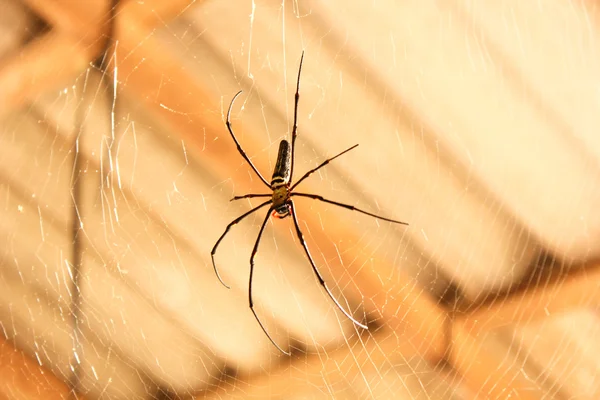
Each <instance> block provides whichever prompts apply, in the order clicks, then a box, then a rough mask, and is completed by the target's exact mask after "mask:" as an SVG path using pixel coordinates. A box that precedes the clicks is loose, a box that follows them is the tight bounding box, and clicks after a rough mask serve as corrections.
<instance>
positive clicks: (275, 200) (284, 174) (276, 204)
mask: <svg viewBox="0 0 600 400" xmlns="http://www.w3.org/2000/svg"><path fill="white" fill-rule="evenodd" d="M303 60H304V52H302V57H301V58H300V67H299V68H298V81H297V83H296V94H295V97H294V99H295V102H294V126H293V128H292V141H291V144H290V142H288V141H287V140H285V139H284V140H282V141H281V142H280V143H279V152H278V155H277V162H276V163H275V168H274V170H273V177H272V179H271V183H270V184H269V183H268V182H267V180H266V179H265V178H264V177H263V176H262V175H261V173H260V172H258V169H256V167H255V166H254V164H253V163H252V161H250V158H248V155H247V154H246V153H245V152H244V150H243V149H242V147H241V146H240V144H239V142H238V141H237V138H236V137H235V134H234V133H233V129H232V128H231V122H230V119H229V117H230V115H231V108H232V107H233V103H234V101H235V99H236V98H237V97H238V96H239V95H240V93H242V92H241V91H240V92H238V93H237V94H236V95H235V96H234V97H233V99H232V100H231V104H230V105H229V110H228V111H227V121H226V123H225V124H226V126H227V129H228V130H229V133H230V134H231V137H232V139H233V141H234V142H235V144H236V146H237V149H238V151H239V153H240V155H241V156H242V157H243V158H244V159H245V160H246V161H247V162H248V164H249V165H250V167H251V168H252V169H253V170H254V172H255V173H256V175H257V176H258V177H259V178H260V180H261V181H262V182H263V183H264V184H265V186H267V187H268V188H269V189H270V190H271V193H250V194H245V195H242V196H235V197H234V198H232V199H231V200H232V201H233V200H240V199H250V198H255V197H263V198H269V200H266V201H264V202H263V203H261V204H259V205H258V206H256V207H254V208H252V209H251V210H249V211H247V212H245V213H244V214H242V215H240V216H239V217H238V218H236V219H234V220H233V221H231V222H230V223H229V225H227V227H226V228H225V232H223V234H222V235H221V236H220V237H219V239H218V240H217V242H216V243H215V245H214V246H213V248H212V251H211V253H210V255H211V258H212V262H213V268H214V270H215V274H216V275H217V278H218V279H219V281H220V282H221V283H222V284H223V285H224V286H225V287H227V288H229V286H227V284H226V283H225V282H223V279H221V276H220V275H219V271H218V270H217V265H216V264H215V254H216V252H217V248H218V247H219V244H220V243H221V241H222V240H223V238H224V237H225V236H226V235H227V232H229V229H231V227H232V226H234V225H235V224H237V223H238V222H240V221H241V220H243V219H244V218H246V217H247V216H248V215H250V214H252V213H254V212H255V211H258V210H259V209H261V208H263V207H265V206H267V205H268V206H269V210H268V211H267V214H266V215H265V218H264V220H263V222H262V225H261V226H260V230H259V232H258V237H257V238H256V242H255V243H254V248H253V249H252V254H251V255H250V278H249V284H248V302H249V305H250V310H251V311H252V313H253V314H254V317H255V318H256V321H257V322H258V324H259V325H260V327H261V328H262V330H263V332H264V333H265V335H266V336H267V337H268V338H269V340H270V341H271V343H273V345H274V346H275V347H277V349H279V350H280V351H281V352H282V353H284V354H287V355H290V353H289V352H287V351H284V350H283V349H282V348H281V347H279V345H278V344H277V343H275V341H274V340H273V338H271V335H269V333H268V332H267V330H266V329H265V327H264V326H263V324H262V322H261V321H260V318H258V315H257V314H256V311H254V302H253V300H252V276H253V273H254V256H255V255H256V253H257V251H258V245H259V244H260V239H261V237H262V233H263V231H264V229H265V225H266V224H267V221H268V220H269V217H270V216H271V215H272V216H274V217H276V218H286V217H288V216H292V220H293V222H294V227H295V228H296V235H297V236H298V240H299V241H300V244H301V245H302V248H303V249H304V253H305V254H306V257H307V258H308V261H309V262H310V265H311V267H312V269H313V272H314V273H315V276H316V278H317V280H318V281H319V284H320V285H321V286H322V287H323V289H325V292H326V293H327V295H328V296H329V297H330V298H331V300H332V301H333V302H334V303H335V305H336V306H337V308H338V309H339V310H340V311H341V312H342V313H343V314H344V315H345V316H346V317H347V318H348V319H350V320H351V321H352V322H353V323H354V324H355V325H357V326H359V327H361V328H363V329H368V328H367V326H366V325H364V324H362V323H360V322H359V321H357V320H356V319H354V317H352V315H350V313H349V312H348V311H346V310H345V309H344V308H343V307H342V305H341V304H340V303H339V302H338V301H337V299H336V298H335V297H334V296H333V294H332V293H331V291H330V290H329V287H328V286H327V284H326V283H325V280H324V279H323V277H322V276H321V273H320V272H319V270H318V269H317V266H316V265H315V262H314V260H313V258H312V256H311V255H310V251H309V250H308V246H307V244H306V242H305V241H304V235H303V234H302V231H301V230H300V224H299V223H298V217H297V215H296V210H295V207H294V201H293V199H292V197H304V198H309V199H313V200H319V201H321V202H324V203H328V204H333V205H336V206H338V207H342V208H346V209H348V210H352V211H358V212H360V213H362V214H365V215H369V216H371V217H374V218H378V219H381V220H384V221H388V222H393V223H395V224H401V225H408V224H407V223H406V222H401V221H396V220H393V219H390V218H385V217H381V216H378V215H375V214H372V213H370V212H367V211H363V210H361V209H359V208H356V207H354V206H352V205H349V204H344V203H340V202H337V201H333V200H328V199H325V198H324V197H322V196H320V195H317V194H311V193H300V192H296V191H295V190H294V189H295V188H296V187H297V186H298V185H299V184H300V183H301V182H302V181H303V180H305V179H306V178H308V177H309V176H310V175H311V174H313V173H314V172H316V171H317V170H319V169H320V168H322V167H324V166H325V165H327V164H329V162H331V161H332V160H334V159H336V158H338V157H339V156H341V155H342V154H345V153H347V152H349V151H350V150H352V149H354V148H356V147H357V146H358V144H356V145H354V146H352V147H349V148H348V149H346V150H344V151H342V152H341V153H339V154H337V155H336V156H334V157H331V158H328V159H327V160H325V161H323V162H322V163H321V164H320V165H318V166H317V167H316V168H313V169H311V170H310V171H308V172H306V173H305V174H304V175H303V176H302V177H301V178H300V179H298V180H297V181H296V183H294V184H292V179H293V174H294V145H295V143H296V136H297V131H298V125H297V120H298V100H299V98H300V94H299V92H300V73H301V72H302V61H303Z"/></svg>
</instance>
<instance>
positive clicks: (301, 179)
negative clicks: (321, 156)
mask: <svg viewBox="0 0 600 400" xmlns="http://www.w3.org/2000/svg"><path fill="white" fill-rule="evenodd" d="M357 147H358V144H355V145H354V146H352V147H349V148H347V149H346V150H344V151H342V152H341V153H340V154H338V155H336V156H333V157H331V158H328V159H327V160H325V161H323V162H322V163H321V164H320V165H319V166H318V167H316V168H313V169H311V170H310V171H308V172H307V173H305V174H304V175H302V178H300V179H298V182H296V183H294V184H293V185H292V187H291V188H290V190H294V188H295V187H296V186H298V185H299V184H300V182H302V181H303V180H305V179H306V178H308V177H309V176H310V175H311V174H313V173H314V172H317V171H318V170H320V169H321V168H323V167H324V166H326V165H327V164H329V163H330V162H331V161H333V160H335V159H336V158H338V157H339V156H341V155H342V154H345V153H347V152H349V151H350V150H352V149H355V148H357Z"/></svg>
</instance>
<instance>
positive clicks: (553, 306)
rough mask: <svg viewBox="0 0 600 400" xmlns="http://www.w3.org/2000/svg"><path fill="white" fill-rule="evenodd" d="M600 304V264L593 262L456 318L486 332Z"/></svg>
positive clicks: (459, 322)
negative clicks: (585, 266)
mask: <svg viewBox="0 0 600 400" xmlns="http://www.w3.org/2000/svg"><path fill="white" fill-rule="evenodd" d="M598 304H600V265H598V264H594V265H591V266H589V267H587V268H583V269H581V270H578V271H576V272H574V273H573V274H570V275H568V276H566V277H565V276H561V277H559V278H557V279H556V280H554V282H552V283H547V284H543V285H542V286H540V287H536V288H528V289H527V290H524V291H523V292H521V293H515V294H512V295H510V296H509V297H508V298H506V299H504V300H501V301H496V302H492V303H491V304H487V305H483V306H481V307H479V308H478V309H476V310H474V311H472V312H469V313H467V314H465V315H459V316H457V317H456V323H457V324H459V325H462V326H464V329H468V330H470V331H471V332H481V331H489V330H492V329H497V328H500V327H503V326H506V325H509V324H527V323H530V322H532V321H535V320H537V319H540V318H548V317H551V316H553V315H557V314H561V313H565V312H568V311H570V310H574V309H577V308H581V307H587V306H590V305H593V306H594V307H597V306H598Z"/></svg>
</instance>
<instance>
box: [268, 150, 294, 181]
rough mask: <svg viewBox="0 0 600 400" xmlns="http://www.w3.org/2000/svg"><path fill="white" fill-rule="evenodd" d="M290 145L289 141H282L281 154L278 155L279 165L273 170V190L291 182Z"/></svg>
mask: <svg viewBox="0 0 600 400" xmlns="http://www.w3.org/2000/svg"><path fill="white" fill-rule="evenodd" d="M290 157H291V155H290V143H289V142H288V141H287V140H285V139H284V140H282V141H281V142H280V143H279V154H277V163H275V169H274V170H273V178H271V188H272V189H274V188H276V187H279V186H281V185H286V184H287V183H288V182H289V180H290V167H291V165H290Z"/></svg>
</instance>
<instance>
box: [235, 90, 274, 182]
mask: <svg viewBox="0 0 600 400" xmlns="http://www.w3.org/2000/svg"><path fill="white" fill-rule="evenodd" d="M241 93H242V91H241V90H240V91H239V92H237V93H236V95H235V96H233V99H231V104H229V110H227V122H226V123H225V124H226V125H227V129H229V133H231V137H232V138H233V141H234V142H235V145H236V146H237V149H238V151H239V152H240V154H241V155H242V157H244V160H246V161H248V164H250V166H251V167H252V169H253V170H254V172H256V175H258V177H259V178H260V180H261V181H263V183H264V184H265V185H267V187H268V188H269V189H270V188H271V185H269V182H267V180H266V179H265V178H264V177H263V176H262V175H261V174H260V172H258V170H257V169H256V167H255V166H254V164H252V161H250V159H249V158H248V155H246V152H245V151H244V150H243V149H242V146H240V143H239V142H238V141H237V139H236V137H235V134H234V133H233V129H232V128H231V122H229V116H230V115H231V108H232V107H233V102H234V101H235V99H237V97H238V96H239V95H240V94H241Z"/></svg>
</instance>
